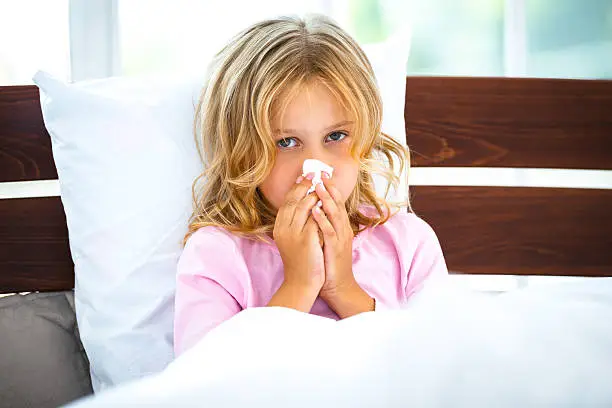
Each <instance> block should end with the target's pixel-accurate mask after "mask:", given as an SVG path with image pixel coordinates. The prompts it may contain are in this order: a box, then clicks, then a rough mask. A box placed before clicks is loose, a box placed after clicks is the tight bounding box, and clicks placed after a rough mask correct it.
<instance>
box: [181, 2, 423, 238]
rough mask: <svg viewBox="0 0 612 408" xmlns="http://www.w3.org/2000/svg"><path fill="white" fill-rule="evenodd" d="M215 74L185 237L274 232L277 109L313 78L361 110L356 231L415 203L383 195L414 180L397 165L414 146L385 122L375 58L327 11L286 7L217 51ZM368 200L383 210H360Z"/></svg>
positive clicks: (200, 113)
mask: <svg viewBox="0 0 612 408" xmlns="http://www.w3.org/2000/svg"><path fill="white" fill-rule="evenodd" d="M208 78H209V79H208V82H207V84H206V85H205V87H204V88H203V90H202V93H201V96H200V99H199V102H198V105H197V109H196V117H195V123H194V131H195V137H196V145H197V147H198V152H199V154H200V158H201V160H202V163H203V166H204V169H203V172H202V174H200V175H199V176H198V177H197V178H196V179H195V181H194V183H193V187H192V192H193V208H194V211H193V214H192V215H191V217H190V220H189V228H188V232H187V234H186V235H185V238H184V241H183V244H185V243H186V242H187V240H188V239H189V237H190V236H191V235H192V234H193V233H194V232H195V231H197V230H198V229H199V228H202V227H205V226H217V227H222V228H225V229H226V230H228V231H230V232H233V233H235V234H238V235H241V236H244V237H247V238H253V239H259V240H264V241H268V242H269V240H270V239H271V238H270V236H271V233H272V231H273V229H274V222H275V218H276V212H275V210H274V209H273V207H272V206H271V205H270V204H269V203H268V201H267V200H266V199H265V197H264V196H263V195H262V194H261V192H260V191H259V189H258V186H259V185H260V184H261V183H262V182H263V181H264V180H265V178H266V177H267V176H268V174H269V173H270V171H271V170H272V167H273V165H274V161H275V158H276V153H277V148H276V145H275V142H274V139H273V131H272V128H271V126H272V125H271V122H272V121H271V119H272V117H273V114H274V113H273V112H274V110H275V109H278V107H279V106H286V104H287V102H288V101H289V100H290V99H291V97H292V95H294V94H295V92H296V91H297V90H299V89H300V87H301V86H303V85H305V84H307V83H308V82H309V81H311V80H313V79H314V80H317V81H319V82H320V83H322V84H324V85H325V86H326V87H327V88H328V89H329V91H330V92H331V93H332V94H333V95H334V96H335V97H336V98H337V99H338V101H339V102H340V103H341V104H342V105H343V107H344V108H345V109H346V110H347V112H349V113H350V114H351V115H352V117H353V118H354V122H355V130H356V131H355V134H354V139H353V140H354V142H353V143H352V145H351V148H350V154H351V156H352V157H353V159H355V160H356V161H357V162H358V163H359V176H358V180H357V183H356V186H355V188H354V190H353V192H352V193H351V195H350V196H349V197H348V198H347V201H346V210H347V213H348V215H349V218H350V221H351V225H352V227H353V232H354V233H355V234H358V233H359V232H360V231H362V230H363V229H364V228H368V227H373V226H376V225H379V224H382V223H384V222H386V221H387V220H388V219H389V217H390V216H391V215H392V214H391V207H392V206H394V207H398V208H399V207H407V208H408V210H409V211H411V208H410V202H409V200H406V201H402V202H393V203H391V202H389V201H388V200H387V199H386V197H387V196H388V194H389V191H390V188H391V186H393V187H394V188H395V189H397V187H398V185H399V183H400V181H403V182H406V183H407V180H400V177H398V176H397V175H396V174H395V173H394V171H393V169H394V168H395V165H396V164H397V163H399V173H400V174H402V172H403V171H404V169H406V170H407V169H408V168H409V166H410V156H409V151H408V148H407V147H405V146H404V145H403V144H401V143H398V142H397V141H395V140H394V139H393V138H392V137H390V136H389V135H387V134H385V133H382V132H381V121H382V101H381V97H380V93H379V90H378V86H377V84H376V79H375V77H374V72H373V70H372V66H371V65H370V62H369V61H368V58H367V57H366V55H365V53H364V52H363V50H362V49H361V48H360V47H359V45H358V44H357V43H356V42H355V40H353V38H351V37H350V36H349V35H348V34H347V33H346V32H345V31H344V30H342V29H341V28H340V27H339V26H338V25H337V24H336V23H335V22H333V21H332V20H331V19H329V18H328V17H325V16H323V15H318V14H314V15H308V16H306V17H304V18H298V17H280V18H276V19H269V20H264V21H261V22H259V23H257V24H254V25H252V26H251V27H249V28H247V29H246V30H244V31H242V32H241V33H239V34H238V35H237V36H235V37H234V38H233V39H232V40H231V41H230V42H229V44H227V45H226V46H225V47H224V48H223V49H222V50H221V51H220V52H219V53H218V54H216V56H215V58H214V59H213V61H212V63H211V65H210V67H209V71H208ZM377 156H378V157H377ZM373 173H376V174H379V175H381V176H382V177H383V178H384V179H386V181H387V186H386V191H385V194H384V198H381V197H378V196H377V194H376V191H375V188H374V183H373V179H372V174H373ZM362 205H368V206H370V207H372V208H374V209H375V210H376V211H375V213H376V215H374V216H372V215H367V214H364V213H363V212H361V211H359V208H360V207H361V206H362ZM360 226H364V228H363V229H359V227H360Z"/></svg>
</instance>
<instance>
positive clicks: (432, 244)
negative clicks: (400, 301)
mask: <svg viewBox="0 0 612 408" xmlns="http://www.w3.org/2000/svg"><path fill="white" fill-rule="evenodd" d="M410 217H411V218H412V219H413V222H411V223H410V230H409V231H408V233H409V234H412V235H413V237H414V238H416V239H417V240H418V241H417V244H416V248H415V250H414V255H413V256H412V259H411V260H410V259H408V260H406V261H407V262H406V263H407V264H408V276H407V279H406V287H405V289H404V290H405V293H406V299H408V298H409V297H410V296H412V295H413V294H414V293H416V292H418V291H420V290H421V289H422V288H423V287H424V286H425V285H426V284H427V285H429V284H431V283H435V282H438V281H440V280H441V279H443V278H445V277H447V276H448V269H447V267H446V261H445V260H444V255H443V254H442V248H441V247H440V242H439V241H438V237H437V235H436V233H435V232H434V230H433V228H431V226H430V225H429V224H427V222H425V221H424V220H423V219H421V218H419V217H417V216H416V215H414V214H411V215H410Z"/></svg>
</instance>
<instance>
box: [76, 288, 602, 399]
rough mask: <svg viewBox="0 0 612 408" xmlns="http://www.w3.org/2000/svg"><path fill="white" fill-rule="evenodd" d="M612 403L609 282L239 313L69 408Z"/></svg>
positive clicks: (443, 293)
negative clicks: (397, 305)
mask: <svg viewBox="0 0 612 408" xmlns="http://www.w3.org/2000/svg"><path fill="white" fill-rule="evenodd" d="M109 406H112V407H120V406H154V407H177V406H182V407H191V406H193V407H196V406H198V407H200V406H201V407H249V406H255V407H266V408H274V407H279V408H280V407H282V408H286V407H317V408H318V407H334V408H341V407H409V406H414V407H512V408H514V407H519V406H520V407H543V406H564V407H566V406H575V407H589V406H597V407H600V406H612V278H605V279H603V278H602V279H585V280H584V281H581V282H578V283H564V284H558V285H551V286H544V287H535V288H528V289H525V290H520V291H515V292H511V293H507V294H502V295H496V296H493V295H486V294H479V293H473V292H470V293H468V292H453V291H443V290H442V289H441V288H438V289H435V290H434V289H432V290H430V291H429V292H424V293H422V294H421V295H420V297H419V298H417V299H414V300H413V301H411V303H410V304H409V305H408V307H407V308H406V309H405V310H401V311H391V312H376V313H364V314H361V315H358V316H355V317H352V318H349V319H345V320H342V321H339V322H335V321H332V320H328V319H325V318H322V317H318V316H313V315H308V314H304V313H300V312H297V311H293V310H290V309H284V308H256V309H248V310H246V311H244V312H241V313H240V314H238V315H237V316H235V317H234V318H232V319H231V320H229V321H227V322H225V323H223V324H222V325H220V326H219V327H218V328H217V329H215V330H213V331H212V332H210V333H209V334H208V335H207V336H206V337H205V338H204V339H202V341H200V342H199V343H198V344H197V345H196V346H195V347H194V348H193V349H192V350H190V351H188V352H187V353H185V354H183V355H182V356H181V357H180V358H178V359H177V360H175V361H174V362H173V363H172V364H171V365H170V366H169V367H168V368H167V369H166V370H165V371H164V372H162V373H160V374H158V375H154V376H151V377H148V378H145V379H142V380H139V381H136V382H134V383H131V384H126V385H123V386H119V387H117V388H115V389H112V390H109V391H107V392H104V393H102V394H98V395H97V396H96V397H94V398H88V399H85V400H82V401H79V402H77V403H76V404H75V405H74V407H78V408H93V407H109Z"/></svg>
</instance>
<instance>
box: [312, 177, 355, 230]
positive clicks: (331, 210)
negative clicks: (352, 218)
mask: <svg viewBox="0 0 612 408" xmlns="http://www.w3.org/2000/svg"><path fill="white" fill-rule="evenodd" d="M316 192H317V195H318V196H319V198H321V202H322V203H323V211H324V214H325V216H326V217H327V219H328V220H329V221H330V223H331V224H332V225H333V227H334V229H335V230H336V231H341V230H342V226H343V225H344V224H345V221H346V219H348V215H344V214H343V213H346V209H345V208H344V204H341V205H340V206H338V204H337V203H336V201H335V200H334V199H333V198H332V196H331V195H330V194H329V191H326V190H325V189H324V188H322V186H317V188H316Z"/></svg>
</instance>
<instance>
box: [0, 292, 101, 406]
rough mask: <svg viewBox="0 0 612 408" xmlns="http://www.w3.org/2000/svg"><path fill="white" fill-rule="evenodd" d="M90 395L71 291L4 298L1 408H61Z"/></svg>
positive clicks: (0, 317)
mask: <svg viewBox="0 0 612 408" xmlns="http://www.w3.org/2000/svg"><path fill="white" fill-rule="evenodd" d="M91 393H92V388H91V379H90V376H89V362H88V360H87V355H86V354H85V351H84V349H83V345H82V344H81V341H80V338H79V333H78V328H77V323H76V317H75V313H74V295H73V293H72V291H67V292H49V293H29V294H25V295H19V294H16V295H10V296H6V297H0V408H4V407H11V408H13V407H15V408H16V407H37V408H45V407H57V406H59V405H62V404H65V403H67V402H70V401H73V400H75V399H77V398H79V397H81V396H84V395H88V394H91Z"/></svg>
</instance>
